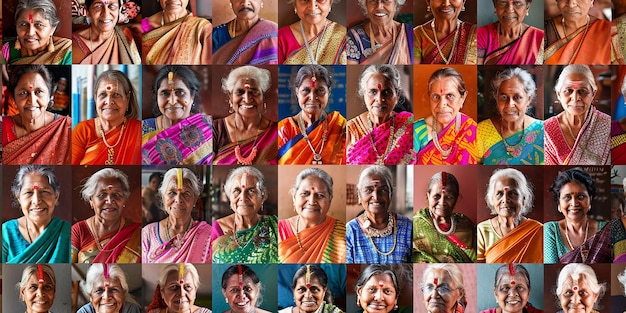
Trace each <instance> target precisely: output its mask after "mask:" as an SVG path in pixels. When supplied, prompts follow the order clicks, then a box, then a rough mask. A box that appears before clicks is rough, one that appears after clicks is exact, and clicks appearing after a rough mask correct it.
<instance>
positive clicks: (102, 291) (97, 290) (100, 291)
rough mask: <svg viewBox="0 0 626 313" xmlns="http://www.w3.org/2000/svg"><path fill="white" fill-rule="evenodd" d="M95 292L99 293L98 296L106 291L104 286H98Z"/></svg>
mask: <svg viewBox="0 0 626 313" xmlns="http://www.w3.org/2000/svg"><path fill="white" fill-rule="evenodd" d="M93 293H94V294H96V295H98V296H99V295H102V294H103V293H104V288H98V289H96V290H95V291H94V292H93Z"/></svg>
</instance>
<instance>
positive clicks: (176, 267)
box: [158, 263, 200, 290]
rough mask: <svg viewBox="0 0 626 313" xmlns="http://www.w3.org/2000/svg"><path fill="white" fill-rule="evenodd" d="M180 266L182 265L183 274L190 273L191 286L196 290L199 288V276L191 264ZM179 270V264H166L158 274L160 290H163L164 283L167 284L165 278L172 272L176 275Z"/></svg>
mask: <svg viewBox="0 0 626 313" xmlns="http://www.w3.org/2000/svg"><path fill="white" fill-rule="evenodd" d="M182 264H184V265H183V266H184V268H185V273H191V276H192V277H193V284H194V285H195V286H196V288H198V287H199V286H200V276H199V275H198V270H197V269H196V267H195V266H193V264H191V263H182ZM179 270H180V263H171V264H168V265H167V266H165V267H164V268H163V269H162V270H161V273H159V281H158V284H159V286H161V290H163V288H165V283H166V282H167V276H168V275H169V274H170V273H172V272H176V273H178V271H179Z"/></svg>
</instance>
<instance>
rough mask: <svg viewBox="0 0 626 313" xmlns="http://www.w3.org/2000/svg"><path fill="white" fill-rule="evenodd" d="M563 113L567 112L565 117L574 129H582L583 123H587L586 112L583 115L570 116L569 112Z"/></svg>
mask: <svg viewBox="0 0 626 313" xmlns="http://www.w3.org/2000/svg"><path fill="white" fill-rule="evenodd" d="M563 112H565V116H564V117H565V118H566V119H567V121H566V122H568V123H569V124H570V125H571V126H572V127H574V128H580V127H582V126H583V123H584V122H585V119H586V118H587V113H586V112H585V114H581V115H574V114H570V113H567V111H563Z"/></svg>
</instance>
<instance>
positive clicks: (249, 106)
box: [241, 104, 254, 109]
mask: <svg viewBox="0 0 626 313" xmlns="http://www.w3.org/2000/svg"><path fill="white" fill-rule="evenodd" d="M241 107H242V108H244V109H252V108H254V105H244V104H242V105H241Z"/></svg>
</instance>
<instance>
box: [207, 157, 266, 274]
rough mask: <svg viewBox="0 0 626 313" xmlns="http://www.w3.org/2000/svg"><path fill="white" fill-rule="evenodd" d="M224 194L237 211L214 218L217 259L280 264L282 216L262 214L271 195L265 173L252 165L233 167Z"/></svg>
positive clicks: (216, 261)
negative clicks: (279, 241)
mask: <svg viewBox="0 0 626 313" xmlns="http://www.w3.org/2000/svg"><path fill="white" fill-rule="evenodd" d="M224 193H225V194H226V197H227V198H228V201H229V202H230V208H231V209H232V210H233V214H230V215H228V216H226V217H222V218H220V219H217V220H215V221H213V233H212V234H211V241H212V243H211V247H212V251H213V262H214V263H248V264H250V263H265V264H267V263H278V242H277V238H276V237H277V235H276V227H277V225H276V224H277V222H278V218H277V217H276V216H275V215H260V214H259V210H261V207H262V206H263V202H265V200H267V197H268V190H267V187H265V177H264V176H263V173H261V171H259V170H258V169H256V168H254V167H250V166H243V167H239V168H236V169H234V170H232V171H231V172H230V173H229V174H228V177H227V178H226V182H225V183H224Z"/></svg>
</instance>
